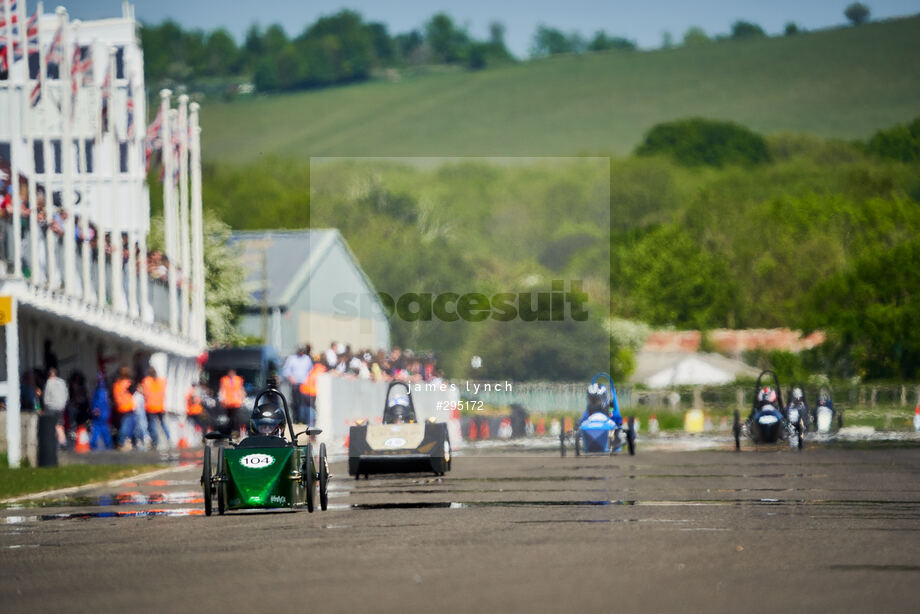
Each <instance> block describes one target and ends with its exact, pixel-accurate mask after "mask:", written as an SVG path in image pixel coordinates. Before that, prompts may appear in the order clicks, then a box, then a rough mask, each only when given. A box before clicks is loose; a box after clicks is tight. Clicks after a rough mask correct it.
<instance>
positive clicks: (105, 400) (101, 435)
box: [90, 371, 112, 450]
mask: <svg viewBox="0 0 920 614" xmlns="http://www.w3.org/2000/svg"><path fill="white" fill-rule="evenodd" d="M110 413H111V409H110V408H109V394H108V392H106V387H105V375H104V374H103V373H102V372H101V371H100V372H99V375H97V376H96V391H95V392H94V393H93V404H92V406H91V408H90V414H91V415H92V418H93V435H92V438H91V439H90V447H91V448H92V449H93V450H97V449H99V445H100V444H101V445H103V446H104V447H105V449H106V450H108V449H109V448H111V447H112V432H111V431H110V430H109V414H110ZM100 440H101V441H100Z"/></svg>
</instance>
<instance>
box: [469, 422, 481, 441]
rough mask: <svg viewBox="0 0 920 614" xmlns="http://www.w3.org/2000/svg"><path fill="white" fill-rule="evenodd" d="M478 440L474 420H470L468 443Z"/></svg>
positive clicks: (477, 431) (477, 430)
mask: <svg viewBox="0 0 920 614" xmlns="http://www.w3.org/2000/svg"><path fill="white" fill-rule="evenodd" d="M478 438H479V429H478V428H476V421H475V420H471V421H470V435H469V440H470V441H476V440H477V439H478Z"/></svg>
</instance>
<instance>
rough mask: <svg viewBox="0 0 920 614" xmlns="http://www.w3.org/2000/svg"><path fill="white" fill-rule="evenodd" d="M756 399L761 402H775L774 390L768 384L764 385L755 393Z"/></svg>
mask: <svg viewBox="0 0 920 614" xmlns="http://www.w3.org/2000/svg"><path fill="white" fill-rule="evenodd" d="M757 400H758V401H760V402H761V403H775V402H776V391H775V390H773V388H771V387H770V386H764V387H763V388H761V389H760V392H759V393H758V394H757Z"/></svg>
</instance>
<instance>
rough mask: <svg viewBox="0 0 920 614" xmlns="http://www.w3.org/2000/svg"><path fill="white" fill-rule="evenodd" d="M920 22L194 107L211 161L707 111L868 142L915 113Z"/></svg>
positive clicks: (487, 143) (615, 134) (430, 147)
mask: <svg viewBox="0 0 920 614" xmlns="http://www.w3.org/2000/svg"><path fill="white" fill-rule="evenodd" d="M918 27H920V18H918V17H912V18H909V19H900V20H891V21H885V22H876V23H871V24H866V25H863V26H860V27H858V28H852V27H841V28H835V29H831V30H825V31H818V32H810V33H804V34H799V35H797V36H787V37H774V38H768V39H761V40H746V41H725V42H720V43H712V44H706V45H697V46H692V47H678V48H674V49H664V50H657V51H647V52H622V51H613V52H598V53H589V54H585V55H582V56H572V55H565V56H556V57H552V58H547V59H543V60H535V61H529V62H522V63H520V64H516V65H511V66H507V67H497V68H493V69H488V70H482V71H475V72H467V71H463V72H451V73H445V74H429V75H422V76H408V77H406V78H404V79H403V80H401V81H400V82H396V83H390V82H384V81H374V82H369V83H364V84H360V85H351V86H344V87H333V88H326V89H322V90H317V91H312V92H299V93H293V94H282V95H268V96H265V95H262V96H255V97H251V98H249V99H241V100H238V101H234V102H231V103H219V102H212V101H210V100H208V101H207V102H206V104H205V108H204V109H203V111H202V116H201V119H202V138H203V140H204V157H205V160H206V161H214V162H216V161H222V162H231V163H237V164H238V163H248V162H252V161H254V160H256V159H259V158H260V157H262V156H264V155H266V154H277V155H281V156H291V157H294V158H300V159H306V158H308V157H310V156H401V155H411V156H418V155H454V156H457V155H577V154H581V153H584V152H599V151H601V152H610V153H613V154H617V155H623V154H625V153H627V152H629V151H631V150H632V149H633V148H634V147H635V146H636V145H637V144H638V143H639V141H640V140H641V139H642V137H643V135H644V134H645V132H646V131H647V130H648V129H649V128H650V127H652V126H653V125H655V124H657V123H659V122H662V121H667V120H671V119H675V118H679V117H691V116H704V117H711V118H718V119H725V120H733V121H737V122H740V123H742V124H744V125H746V126H748V127H750V128H752V129H753V130H755V131H758V132H761V133H765V134H777V133H784V132H794V133H811V134H815V135H818V136H824V137H839V138H866V137H868V136H870V135H871V134H872V133H873V132H875V131H876V130H878V129H880V128H883V127H888V126H890V125H892V124H895V123H898V122H904V121H906V120H908V119H910V118H913V117H915V116H916V115H917V101H918V100H920V79H917V78H916V74H917V73H916V58H917V57H918V56H920V36H917V31H918Z"/></svg>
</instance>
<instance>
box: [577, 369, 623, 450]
mask: <svg viewBox="0 0 920 614" xmlns="http://www.w3.org/2000/svg"><path fill="white" fill-rule="evenodd" d="M601 379H604V380H606V382H604V383H601V382H600V381H599V380H601ZM587 396H588V403H587V407H586V408H585V412H584V414H582V416H581V420H580V421H579V423H578V426H577V427H575V429H573V430H571V431H568V432H563V433H562V434H560V435H559V449H560V453H561V455H562V456H565V454H566V441H567V440H568V439H570V438H571V439H572V440H573V441H574V444H575V456H581V455H582V454H610V455H613V454H616V453H617V452H619V451H620V450H621V449H622V447H623V441H622V440H623V438H624V435H625V439H626V445H627V447H628V449H629V454H630V456H632V455H635V453H636V429H635V418H634V417H632V416H630V417H629V420H628V421H627V423H626V430H625V433H624V429H623V418H622V417H621V416H620V406H619V402H618V401H617V393H616V388H615V386H614V384H613V378H612V377H610V375H609V374H607V373H598V374H597V375H595V376H594V377H593V378H591V384H590V385H589V386H588V395H587Z"/></svg>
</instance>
